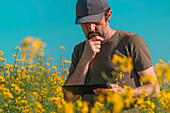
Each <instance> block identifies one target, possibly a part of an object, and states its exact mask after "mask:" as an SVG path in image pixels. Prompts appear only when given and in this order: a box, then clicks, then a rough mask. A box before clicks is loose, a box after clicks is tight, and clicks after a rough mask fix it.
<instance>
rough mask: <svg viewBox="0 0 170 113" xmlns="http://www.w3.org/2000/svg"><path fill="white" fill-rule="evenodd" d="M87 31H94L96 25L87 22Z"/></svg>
mask: <svg viewBox="0 0 170 113" xmlns="http://www.w3.org/2000/svg"><path fill="white" fill-rule="evenodd" d="M88 25H89V31H95V27H96V25H95V24H94V23H89V24H88Z"/></svg>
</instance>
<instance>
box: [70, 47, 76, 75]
mask: <svg viewBox="0 0 170 113" xmlns="http://www.w3.org/2000/svg"><path fill="white" fill-rule="evenodd" d="M78 59H79V57H78V51H77V46H75V47H74V51H73V53H72V59H71V65H70V68H69V74H68V76H71V75H72V74H73V72H74V70H75V69H76V66H77V64H78V61H79V60H78Z"/></svg>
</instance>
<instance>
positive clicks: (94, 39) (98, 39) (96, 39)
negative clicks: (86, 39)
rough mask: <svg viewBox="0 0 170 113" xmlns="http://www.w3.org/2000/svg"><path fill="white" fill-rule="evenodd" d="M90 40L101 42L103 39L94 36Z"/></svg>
mask: <svg viewBox="0 0 170 113" xmlns="http://www.w3.org/2000/svg"><path fill="white" fill-rule="evenodd" d="M90 40H93V41H100V42H102V41H103V40H104V39H103V38H102V37H100V36H94V37H92V38H91V39H90Z"/></svg>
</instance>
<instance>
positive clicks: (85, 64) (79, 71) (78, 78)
mask: <svg viewBox="0 0 170 113" xmlns="http://www.w3.org/2000/svg"><path fill="white" fill-rule="evenodd" d="M88 68H89V61H86V60H85V59H84V58H83V57H82V58H81V59H80V61H79V63H78V65H77V67H76V69H75V71H74V72H73V74H72V75H71V76H69V77H68V78H67V80H66V82H65V85H75V84H84V82H85V78H86V75H87V71H88Z"/></svg>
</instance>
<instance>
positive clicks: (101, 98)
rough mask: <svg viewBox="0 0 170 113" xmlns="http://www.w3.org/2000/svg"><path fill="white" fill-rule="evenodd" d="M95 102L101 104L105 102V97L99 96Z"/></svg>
mask: <svg viewBox="0 0 170 113" xmlns="http://www.w3.org/2000/svg"><path fill="white" fill-rule="evenodd" d="M97 100H98V101H99V102H101V103H103V102H105V96H104V95H103V94H99V96H98V97H97Z"/></svg>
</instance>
